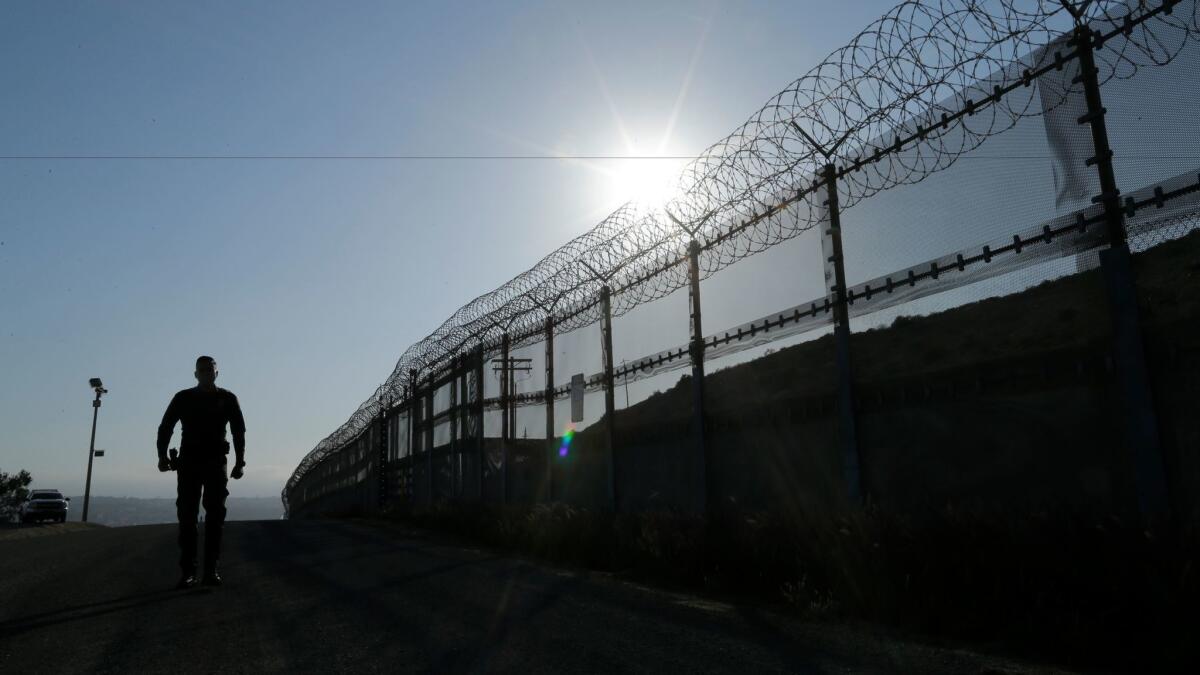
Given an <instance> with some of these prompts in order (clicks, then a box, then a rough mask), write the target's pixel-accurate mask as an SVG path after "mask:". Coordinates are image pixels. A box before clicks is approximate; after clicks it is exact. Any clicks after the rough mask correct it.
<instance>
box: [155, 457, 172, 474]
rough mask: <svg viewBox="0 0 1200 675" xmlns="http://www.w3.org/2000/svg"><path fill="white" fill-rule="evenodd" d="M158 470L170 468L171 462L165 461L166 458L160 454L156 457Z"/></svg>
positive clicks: (163, 470)
mask: <svg viewBox="0 0 1200 675" xmlns="http://www.w3.org/2000/svg"><path fill="white" fill-rule="evenodd" d="M158 470H159V471H162V472H164V473H165V472H167V471H170V470H171V462H169V461H167V458H166V457H163V456H161V455H159V457H158Z"/></svg>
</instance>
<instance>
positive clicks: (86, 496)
mask: <svg viewBox="0 0 1200 675" xmlns="http://www.w3.org/2000/svg"><path fill="white" fill-rule="evenodd" d="M100 393H101V389H100V388H99V387H97V388H96V399H95V400H94V401H92V440H91V441H89V442H88V472H87V482H86V483H85V484H84V486H83V522H85V523H86V522H87V517H88V502H89V501H90V500H91V498H92V460H93V459H95V458H96V416H97V415H99V414H100Z"/></svg>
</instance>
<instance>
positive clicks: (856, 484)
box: [824, 163, 862, 504]
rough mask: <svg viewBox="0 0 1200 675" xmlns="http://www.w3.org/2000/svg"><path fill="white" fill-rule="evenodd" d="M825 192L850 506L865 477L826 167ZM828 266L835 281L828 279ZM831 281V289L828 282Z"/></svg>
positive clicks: (833, 176) (834, 201) (837, 227)
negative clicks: (862, 470) (862, 469)
mask: <svg viewBox="0 0 1200 675" xmlns="http://www.w3.org/2000/svg"><path fill="white" fill-rule="evenodd" d="M824 177H825V190H826V194H827V195H828V196H827V200H828V201H827V202H826V205H827V207H828V210H829V229H828V230H827V231H826V232H825V237H826V241H827V242H828V246H827V249H828V250H827V251H826V253H827V254H828V258H827V260H826V270H827V273H826V275H825V277H826V286H827V288H828V290H829V291H830V292H831V293H832V294H833V341H834V349H835V352H836V360H837V370H838V394H837V402H838V403H837V409H838V439H839V441H840V442H839V445H840V446H841V450H842V472H843V477H844V480H845V482H846V498H847V500H848V501H849V502H850V503H851V504H861V503H862V474H861V470H860V466H859V454H858V425H857V420H856V419H855V416H854V380H853V379H852V373H851V368H850V310H849V302H848V298H847V297H846V264H845V259H844V257H843V255H842V221H841V214H840V213H839V209H838V194H837V169H836V168H835V167H834V165H833V164H832V163H831V164H826V165H825V171H824ZM829 265H832V267H833V270H832V271H833V279H829V276H830V275H829V274H828V269H829ZM830 281H832V282H833V283H832V285H830V284H829V282H830Z"/></svg>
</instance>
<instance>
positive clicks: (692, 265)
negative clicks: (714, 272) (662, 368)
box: [688, 239, 716, 513]
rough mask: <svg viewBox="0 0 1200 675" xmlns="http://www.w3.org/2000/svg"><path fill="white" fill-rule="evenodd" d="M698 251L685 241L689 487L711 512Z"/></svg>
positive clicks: (697, 246)
mask: <svg viewBox="0 0 1200 675" xmlns="http://www.w3.org/2000/svg"><path fill="white" fill-rule="evenodd" d="M700 250H701V246H700V242H698V241H696V240H695V239H692V240H691V242H690V243H689V244H688V281H689V283H688V298H689V300H690V307H689V309H690V311H691V333H692V336H691V338H692V339H691V345H690V347H691V350H690V351H691V358H692V439H693V440H694V442H695V459H694V464H693V466H696V467H697V468H698V472H699V476H697V478H696V484H695V485H694V486H693V490H695V492H698V493H700V510H701V511H702V512H704V513H711V512H712V509H713V506H714V500H715V498H716V493H715V491H714V489H713V486H712V466H711V458H710V457H709V454H708V443H707V442H706V440H705V434H704V324H703V322H702V321H701V314H700ZM693 494H694V493H693Z"/></svg>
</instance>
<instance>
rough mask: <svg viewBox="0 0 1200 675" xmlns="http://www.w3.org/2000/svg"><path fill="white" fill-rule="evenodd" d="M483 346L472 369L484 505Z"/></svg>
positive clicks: (477, 469)
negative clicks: (473, 373)
mask: <svg viewBox="0 0 1200 675" xmlns="http://www.w3.org/2000/svg"><path fill="white" fill-rule="evenodd" d="M483 355H484V352H483V346H482V345H481V346H479V347H476V348H475V356H474V360H473V361H472V367H473V368H475V400H474V401H472V404H473V405H474V406H475V464H476V466H475V488H476V493H475V494H476V495H477V496H478V497H479V503H480V504H482V503H483V467H484V466H485V464H486V463H487V447H486V446H485V445H484V437H485V436H486V435H487V434H485V433H484V426H483V422H484V412H483V391H484V388H483V382H484V379H483V378H484V376H485V366H484V362H483Z"/></svg>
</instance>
